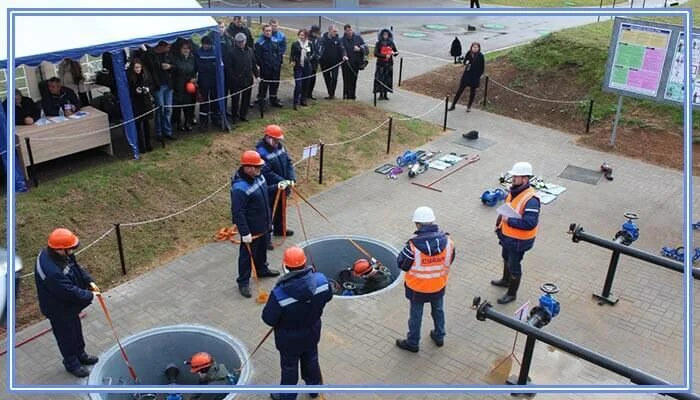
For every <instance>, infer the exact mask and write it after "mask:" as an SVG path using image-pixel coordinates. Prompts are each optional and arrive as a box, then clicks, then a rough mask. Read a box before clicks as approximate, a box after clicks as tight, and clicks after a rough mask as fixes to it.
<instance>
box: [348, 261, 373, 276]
mask: <svg viewBox="0 0 700 400" xmlns="http://www.w3.org/2000/svg"><path fill="white" fill-rule="evenodd" d="M352 272H354V273H355V275H358V276H364V275H367V274H368V273H370V272H372V265H370V263H369V261H367V260H365V259H364V258H360V259H359V260H357V261H355V264H354V265H353V266H352Z"/></svg>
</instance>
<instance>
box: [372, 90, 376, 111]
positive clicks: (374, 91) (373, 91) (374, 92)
mask: <svg viewBox="0 0 700 400" xmlns="http://www.w3.org/2000/svg"><path fill="white" fill-rule="evenodd" d="M372 93H373V94H374V106H375V107H376V106H377V89H376V88H375V89H372Z"/></svg>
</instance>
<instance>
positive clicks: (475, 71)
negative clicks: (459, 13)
mask: <svg viewBox="0 0 700 400" xmlns="http://www.w3.org/2000/svg"><path fill="white" fill-rule="evenodd" d="M485 65H486V62H485V60H484V55H483V54H481V45H480V44H479V42H474V43H472V45H471V47H469V51H468V52H467V54H466V55H465V56H464V72H463V73H462V79H461V80H460V82H459V89H457V93H455V97H454V99H452V106H451V107H450V109H449V111H452V110H454V109H455V104H457V102H458V101H459V98H460V96H462V92H464V89H466V88H467V86H469V103H467V112H469V111H471V110H472V103H474V97H476V89H478V88H479V82H480V81H481V75H483V74H484V68H485Z"/></svg>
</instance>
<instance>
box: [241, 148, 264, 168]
mask: <svg viewBox="0 0 700 400" xmlns="http://www.w3.org/2000/svg"><path fill="white" fill-rule="evenodd" d="M241 164H242V165H254V166H256V167H260V166H263V165H265V160H263V159H262V157H260V154H258V152H257V151H255V150H246V151H245V152H243V155H242V156H241Z"/></svg>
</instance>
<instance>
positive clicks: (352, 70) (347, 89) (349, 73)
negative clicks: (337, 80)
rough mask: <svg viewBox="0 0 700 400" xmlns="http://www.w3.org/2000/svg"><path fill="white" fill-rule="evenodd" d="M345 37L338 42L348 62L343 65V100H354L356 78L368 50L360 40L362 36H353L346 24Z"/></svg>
mask: <svg viewBox="0 0 700 400" xmlns="http://www.w3.org/2000/svg"><path fill="white" fill-rule="evenodd" d="M343 29H344V30H345V35H343V38H342V39H341V40H340V43H341V45H342V46H343V48H345V54H347V57H348V60H347V61H346V62H345V63H343V65H342V68H343V99H348V100H355V94H356V93H355V91H356V89H357V78H358V77H359V73H360V68H364V67H363V64H364V63H365V56H366V55H368V54H369V48H368V47H367V45H366V44H365V41H364V40H363V39H362V36H360V35H357V34H355V33H354V32H353V31H352V26H351V25H350V24H346V25H345V26H344V28H343Z"/></svg>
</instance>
